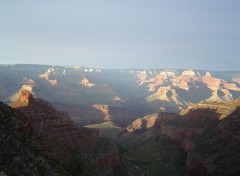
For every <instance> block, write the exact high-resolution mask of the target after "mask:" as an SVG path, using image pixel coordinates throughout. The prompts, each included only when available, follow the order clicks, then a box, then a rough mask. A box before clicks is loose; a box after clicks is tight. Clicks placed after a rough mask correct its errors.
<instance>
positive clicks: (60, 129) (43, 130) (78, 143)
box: [13, 91, 120, 175]
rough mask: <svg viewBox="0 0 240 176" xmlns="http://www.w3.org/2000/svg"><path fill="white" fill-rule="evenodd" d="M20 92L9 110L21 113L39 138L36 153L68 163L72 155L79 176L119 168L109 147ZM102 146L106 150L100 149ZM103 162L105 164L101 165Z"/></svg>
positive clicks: (115, 154)
mask: <svg viewBox="0 0 240 176" xmlns="http://www.w3.org/2000/svg"><path fill="white" fill-rule="evenodd" d="M21 93H22V94H21V95H20V97H19V99H18V100H17V101H16V102H17V103H13V107H14V108H16V109H17V110H19V111H20V112H21V113H23V114H24V116H25V117H26V121H27V122H28V123H29V124H30V126H31V129H32V131H33V133H34V134H36V135H38V136H41V146H40V150H41V151H42V152H44V153H45V154H46V155H47V156H50V157H52V158H55V159H57V160H61V161H64V162H66V163H69V162H70V161H71V159H72V157H73V155H72V152H74V153H75V154H74V156H77V157H78V160H79V161H81V162H82V164H83V167H84V168H85V169H84V171H83V175H89V174H90V175H96V174H97V173H98V172H99V171H102V172H103V173H101V174H100V175H108V174H109V175H111V174H113V173H114V172H115V170H116V169H118V168H119V167H120V160H119V158H118V154H117V151H116V148H115V146H114V145H113V144H111V143H110V142H108V141H106V140H102V139H100V138H99V137H97V136H94V135H91V134H89V133H88V132H87V131H85V130H84V129H80V128H78V127H76V126H75V125H74V124H73V122H72V120H71V118H70V117H69V116H68V115H67V114H66V113H63V112H58V111H56V110H55V109H53V108H52V106H51V105H50V104H49V103H47V102H45V101H43V100H41V99H34V98H33V96H32V95H31V94H30V92H29V91H22V92H21ZM27 99H28V100H27ZM26 100H27V101H28V104H27V105H26V106H25V102H26ZM23 105H24V106H23ZM103 147H106V149H105V150H102V148H103ZM93 158H94V159H93ZM105 160H108V162H102V161H105ZM104 168H108V169H104ZM98 174H99V173H98Z"/></svg>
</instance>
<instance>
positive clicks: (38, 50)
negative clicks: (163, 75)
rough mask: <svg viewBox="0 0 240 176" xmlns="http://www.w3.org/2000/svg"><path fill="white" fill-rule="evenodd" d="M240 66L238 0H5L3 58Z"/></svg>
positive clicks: (1, 7)
mask: <svg viewBox="0 0 240 176" xmlns="http://www.w3.org/2000/svg"><path fill="white" fill-rule="evenodd" d="M15 63H34V64H54V65H83V66H93V67H98V68H194V69H210V70H240V1H239V0H0V64H15Z"/></svg>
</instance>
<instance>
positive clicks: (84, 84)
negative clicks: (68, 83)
mask: <svg viewBox="0 0 240 176" xmlns="http://www.w3.org/2000/svg"><path fill="white" fill-rule="evenodd" d="M79 84H80V85H82V86H85V87H88V88H91V87H93V86H95V84H93V83H91V82H90V81H89V80H88V79H87V78H85V77H84V78H83V79H82V81H81V82H80V83H79Z"/></svg>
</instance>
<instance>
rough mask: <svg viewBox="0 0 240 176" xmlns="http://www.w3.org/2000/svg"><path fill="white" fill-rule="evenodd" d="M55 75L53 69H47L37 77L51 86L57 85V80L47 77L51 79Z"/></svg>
mask: <svg viewBox="0 0 240 176" xmlns="http://www.w3.org/2000/svg"><path fill="white" fill-rule="evenodd" d="M54 75H56V73H55V69H54V68H49V69H48V70H47V72H45V73H43V74H40V75H38V77H39V78H42V79H45V80H47V81H48V82H49V83H50V84H52V85H53V86H54V85H56V84H57V80H56V79H50V78H49V77H52V76H54Z"/></svg>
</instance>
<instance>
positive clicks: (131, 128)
mask: <svg viewBox="0 0 240 176" xmlns="http://www.w3.org/2000/svg"><path fill="white" fill-rule="evenodd" d="M156 119H157V114H152V115H146V116H145V117H143V118H137V119H136V120H134V121H133V122H132V124H130V125H128V126H127V128H126V129H127V131H128V132H143V131H145V130H146V129H148V128H151V127H153V126H154V124H155V121H156Z"/></svg>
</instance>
